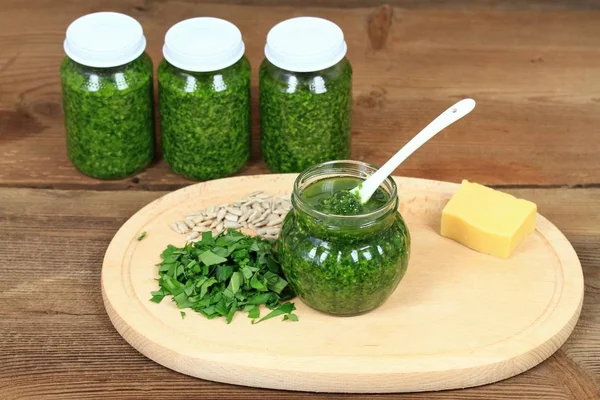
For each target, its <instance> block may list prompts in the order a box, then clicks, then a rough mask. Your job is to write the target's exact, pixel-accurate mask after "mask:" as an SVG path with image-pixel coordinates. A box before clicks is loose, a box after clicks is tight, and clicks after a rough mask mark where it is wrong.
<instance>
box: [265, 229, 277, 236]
mask: <svg viewBox="0 0 600 400" xmlns="http://www.w3.org/2000/svg"><path fill="white" fill-rule="evenodd" d="M263 229H265V233H266V234H267V235H279V232H281V228H263Z"/></svg>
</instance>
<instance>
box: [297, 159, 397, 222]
mask: <svg viewBox="0 0 600 400" xmlns="http://www.w3.org/2000/svg"><path fill="white" fill-rule="evenodd" d="M336 165H337V168H336ZM377 169H378V167H377V166H375V165H373V164H369V163H366V162H363V161H354V160H334V161H327V162H324V163H321V164H316V165H313V166H312V167H309V168H308V169H306V170H304V171H303V172H301V173H300V174H299V175H298V177H297V178H296V180H295V182H294V189H293V194H294V195H293V196H292V201H293V202H294V203H295V204H294V206H298V208H299V209H301V210H302V212H305V213H307V214H308V215H310V216H312V217H314V218H318V219H321V220H328V221H332V222H339V223H343V222H346V223H347V222H350V221H352V222H356V223H361V222H362V223H365V224H368V223H372V222H374V221H377V220H378V219H379V218H381V217H382V216H384V215H386V214H387V213H388V212H389V211H390V210H396V209H397V207H398V188H397V186H396V182H395V181H394V179H393V178H392V177H391V176H388V177H387V178H386V179H385V181H384V182H383V184H382V185H381V186H380V187H382V186H384V190H386V192H387V193H388V195H389V198H388V200H387V202H386V203H385V204H384V205H382V206H381V207H379V208H378V209H376V210H374V211H371V212H368V213H364V214H357V215H336V214H327V213H324V212H321V211H318V210H316V209H314V208H313V207H312V206H310V205H309V204H308V203H307V202H306V201H305V200H304V199H303V198H302V196H301V194H302V192H303V190H305V189H306V188H307V187H309V186H310V185H312V184H314V183H315V182H317V181H319V180H321V179H326V178H334V177H343V176H352V177H356V178H361V179H363V180H366V179H367V178H368V177H369V176H370V175H372V174H373V173H375V171H377ZM322 172H330V175H327V176H324V175H323V174H321V173H322ZM352 172H354V174H352ZM309 178H317V179H314V180H312V181H309V182H308V183H305V184H304V186H303V187H302V185H303V183H304V182H303V181H304V180H306V179H309Z"/></svg>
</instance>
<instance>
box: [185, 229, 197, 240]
mask: <svg viewBox="0 0 600 400" xmlns="http://www.w3.org/2000/svg"><path fill="white" fill-rule="evenodd" d="M198 236H200V233H198V232H194V231H192V232H190V233H188V234H187V236H186V237H185V240H186V241H188V242H189V241H190V240H194V239H196V238H197V237H198Z"/></svg>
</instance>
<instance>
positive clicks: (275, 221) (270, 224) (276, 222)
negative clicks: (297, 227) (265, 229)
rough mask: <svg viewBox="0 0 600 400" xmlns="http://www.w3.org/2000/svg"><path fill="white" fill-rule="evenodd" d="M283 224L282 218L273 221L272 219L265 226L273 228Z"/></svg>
mask: <svg viewBox="0 0 600 400" xmlns="http://www.w3.org/2000/svg"><path fill="white" fill-rule="evenodd" d="M282 222H283V218H281V217H277V218H275V219H272V220H271V221H270V222H267V226H275V225H279V224H281V223H282Z"/></svg>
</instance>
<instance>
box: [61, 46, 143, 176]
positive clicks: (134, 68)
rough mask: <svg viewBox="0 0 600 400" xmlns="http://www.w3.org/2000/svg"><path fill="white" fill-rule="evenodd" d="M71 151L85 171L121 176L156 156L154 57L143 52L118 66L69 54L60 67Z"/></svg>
mask: <svg viewBox="0 0 600 400" xmlns="http://www.w3.org/2000/svg"><path fill="white" fill-rule="evenodd" d="M60 73H61V80H62V93H63V108H64V114H65V131H66V135H67V153H68V155H69V159H70V160H71V162H72V163H73V165H74V166H75V167H76V168H77V169H78V170H79V171H81V172H82V173H84V174H86V175H89V176H91V177H94V178H100V179H119V178H124V177H127V176H129V175H132V174H134V173H136V172H139V171H140V170H142V169H144V168H145V167H146V166H147V165H148V164H149V163H150V162H151V161H152V158H153V156H154V120H153V118H154V117H153V106H154V100H153V94H152V85H153V83H152V61H151V60H150V57H149V56H148V55H147V54H146V53H144V54H142V55H141V56H140V57H138V58H137V59H136V60H134V61H132V62H130V63H128V64H125V65H122V66H118V67H114V68H93V67H87V66H84V65H81V64H78V63H76V62H75V61H73V60H71V59H69V58H68V57H66V58H65V59H64V61H63V62H62V64H61V68H60Z"/></svg>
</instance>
